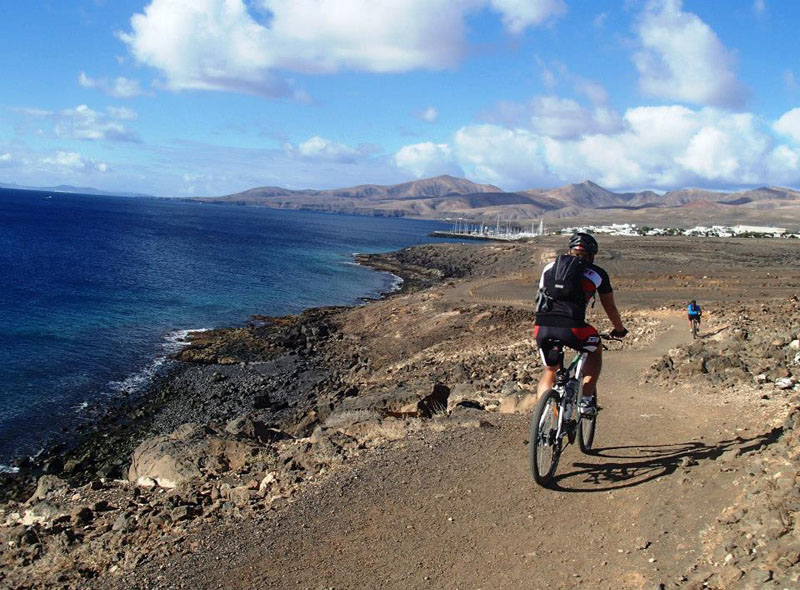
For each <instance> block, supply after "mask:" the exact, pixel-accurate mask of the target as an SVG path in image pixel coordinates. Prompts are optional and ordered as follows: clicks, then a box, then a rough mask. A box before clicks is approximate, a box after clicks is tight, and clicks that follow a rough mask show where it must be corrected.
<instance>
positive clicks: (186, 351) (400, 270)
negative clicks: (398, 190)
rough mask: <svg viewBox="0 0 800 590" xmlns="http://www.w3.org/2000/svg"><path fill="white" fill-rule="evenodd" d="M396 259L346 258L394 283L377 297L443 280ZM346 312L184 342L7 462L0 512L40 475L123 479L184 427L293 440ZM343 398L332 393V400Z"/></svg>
mask: <svg viewBox="0 0 800 590" xmlns="http://www.w3.org/2000/svg"><path fill="white" fill-rule="evenodd" d="M402 256H403V255H402V254H401V253H392V254H391V255H381V254H373V255H367V254H360V255H357V256H356V261H357V262H358V263H359V264H362V265H365V266H370V267H372V268H374V269H375V270H378V271H383V272H389V273H391V274H394V275H396V276H397V277H398V278H399V281H400V284H399V288H398V289H397V290H395V291H391V292H386V293H382V294H381V296H380V298H387V297H391V296H393V295H398V294H402V293H407V292H410V291H415V290H419V289H421V288H425V287H427V286H430V285H432V284H434V283H435V282H437V281H439V280H441V279H442V277H443V276H444V273H441V272H440V271H437V270H435V269H430V268H424V267H420V266H418V265H415V264H413V263H409V264H408V265H404V264H403V262H402V261H401V260H399V259H398V257H402ZM366 301H369V300H366ZM346 309H348V308H341V307H320V308H313V309H309V310H306V311H304V312H302V313H300V314H297V315H294V316H283V317H271V316H253V317H251V318H250V320H249V321H248V324H247V325H246V326H243V327H234V328H221V329H216V330H208V331H203V332H194V333H190V334H188V335H187V340H188V341H189V343H188V345H187V346H186V347H185V348H182V349H181V350H180V351H178V352H177V353H175V354H174V355H173V359H174V360H175V361H178V362H177V363H175V364H174V365H173V366H172V367H171V368H169V369H168V370H166V371H165V372H164V373H162V374H161V375H159V376H157V377H156V378H155V379H154V380H153V382H152V383H150V384H149V385H148V386H147V387H146V389H145V390H144V391H143V392H141V393H140V394H138V395H137V396H136V397H135V398H133V399H127V400H121V401H120V402H118V403H117V404H114V405H112V406H110V407H109V408H107V409H105V410H104V412H103V414H102V415H100V416H99V417H97V418H96V419H95V420H93V421H92V422H91V423H89V424H85V425H81V426H80V427H79V428H78V429H76V431H75V432H74V433H71V439H72V440H71V441H65V442H57V443H54V444H51V445H49V446H48V447H46V448H45V449H44V450H43V451H42V452H40V453H39V454H38V455H37V456H36V457H27V456H26V457H21V458H19V459H17V460H16V461H14V462H13V463H12V465H13V466H14V467H15V468H16V471H14V472H9V473H2V474H0V503H3V502H8V501H12V502H13V501H17V502H19V501H24V500H26V499H27V498H29V497H30V496H31V494H32V493H33V492H34V490H35V489H36V482H37V481H38V479H39V477H41V476H43V475H52V476H58V477H60V478H63V479H64V480H66V481H68V482H69V483H71V484H72V485H78V486H80V485H85V484H87V483H88V482H90V481H92V480H98V479H120V478H124V477H125V476H126V473H125V471H126V465H127V463H129V462H130V457H131V454H132V452H133V450H134V448H135V447H136V446H137V445H138V444H139V443H140V442H141V441H142V440H144V439H145V438H147V437H152V436H156V435H160V434H167V433H169V432H172V431H173V430H174V429H175V428H177V427H178V426H180V425H182V424H185V423H187V422H196V423H201V424H205V423H211V422H216V423H225V422H227V421H229V420H231V419H232V418H234V417H237V416H240V415H243V414H245V413H248V412H250V413H253V415H254V417H255V418H256V419H259V420H263V421H265V422H268V423H269V424H270V425H271V426H270V427H275V428H284V429H287V430H292V431H295V430H297V431H298V432H300V433H302V431H303V426H297V427H296V428H294V427H293V426H294V425H295V424H296V423H298V422H299V421H300V420H302V416H303V415H304V414H305V413H306V412H307V410H308V409H309V407H310V406H311V405H313V404H309V403H306V402H309V400H314V399H315V398H316V396H317V395H318V394H319V392H320V391H326V392H328V391H332V390H335V389H336V383H335V382H336V381H337V375H338V373H339V372H340V370H341V367H339V366H329V365H327V364H326V361H329V360H330V358H331V356H332V353H331V352H330V351H328V350H327V349H328V348H331V347H333V348H336V347H338V348H347V344H346V343H342V339H341V338H337V336H336V334H335V326H334V323H333V321H332V318H335V316H336V314H337V313H341V312H342V311H344V310H346ZM323 349H325V350H323ZM347 355H348V353H347V352H340V353H339V355H338V356H347ZM323 357H324V358H323ZM351 368H352V367H348V370H349V369H351ZM345 393H347V392H346V391H345V392H344V393H343V392H337V391H333V397H334V398H336V397H341V396H343V395H345ZM352 394H353V393H352V392H350V393H349V395H352ZM298 429H299V430H298Z"/></svg>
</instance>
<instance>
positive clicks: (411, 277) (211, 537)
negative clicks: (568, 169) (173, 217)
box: [0, 239, 800, 588]
mask: <svg viewBox="0 0 800 590" xmlns="http://www.w3.org/2000/svg"><path fill="white" fill-rule="evenodd" d="M560 242H561V241H560V240H556V239H551V240H545V241H543V242H542V243H538V244H518V245H511V244H470V245H454V244H446V245H444V244H443V245H437V246H424V247H419V248H412V249H409V250H405V251H402V252H400V253H394V254H390V255H381V256H377V257H372V258H371V260H370V261H369V263H370V264H373V265H375V266H376V267H379V268H383V269H386V270H390V271H391V272H395V273H396V274H401V275H404V276H405V277H406V278H407V279H408V282H407V285H408V287H407V289H406V290H405V291H404V292H402V293H401V294H399V295H395V296H393V297H389V298H387V299H384V300H381V301H376V302H371V303H369V304H367V305H365V306H362V307H357V308H352V309H324V310H314V311H311V312H307V313H306V314H302V315H301V316H297V317H292V318H254V320H253V322H252V323H251V325H249V326H248V327H244V328H239V329H235V330H225V331H218V332H215V333H210V334H206V335H204V336H203V337H202V339H198V340H197V341H196V342H195V344H194V345H193V346H191V347H189V348H188V349H187V350H185V351H184V353H183V354H182V355H181V358H182V360H183V361H184V366H183V367H182V368H181V369H180V370H178V371H176V372H175V373H173V374H172V375H170V376H169V378H168V379H167V380H166V381H165V382H164V383H161V384H160V385H159V389H158V392H157V395H156V396H155V397H154V398H153V399H154V400H155V401H153V402H152V403H150V404H149V405H148V404H146V405H144V406H141V407H139V408H138V409H137V410H136V411H137V412H140V413H141V414H140V415H138V416H135V417H134V418H135V419H134V420H131V421H128V422H126V423H124V424H117V425H115V426H114V428H115V430H114V429H112V430H106V431H105V432H102V431H101V432H98V434H97V437H98V439H102V438H109V439H111V440H112V441H115V442H113V444H110V445H106V446H105V447H104V446H103V445H102V443H100V442H97V443H96V444H93V446H90V447H84V448H83V449H81V450H79V451H78V452H77V453H78V454H75V453H73V454H72V455H69V456H67V457H65V458H62V459H61V460H62V464H61V466H60V469H59V465H57V464H55V465H52V466H51V468H50V473H49V474H46V475H45V476H44V477H41V478H39V480H38V487H37V489H36V492H35V493H34V494H32V495H31V497H30V499H28V498H27V496H26V498H24V499H23V500H24V501H22V502H11V503H8V504H6V505H5V506H4V507H3V509H2V510H3V512H2V516H3V518H4V521H5V524H4V526H3V527H2V535H3V541H4V542H3V544H2V550H0V559H1V560H2V570H1V571H0V576H2V581H3V583H4V584H7V585H10V586H16V587H45V586H48V585H51V584H53V583H57V584H59V585H60V586H63V587H76V588H77V587H86V586H87V585H90V584H91V585H96V586H98V587H118V586H120V585H123V584H124V585H127V586H129V587H133V588H135V587H148V588H151V587H164V588H171V587H182V586H183V587H198V588H200V587H217V585H218V584H222V585H223V586H228V587H253V586H254V585H259V587H286V586H287V585H292V586H293V587H320V584H321V585H322V587H330V586H335V587H352V588H355V587H387V588H401V587H402V588H409V587H411V588H414V587H487V588H489V587H496V588H517V587H530V584H529V583H528V584H527V585H525V582H524V581H525V580H527V581H528V582H529V581H530V580H531V579H537V580H539V581H541V582H542V584H541V585H539V586H534V587H545V585H546V584H545V582H547V583H548V584H549V585H551V586H553V585H555V586H556V587H577V586H579V585H581V584H584V585H587V584H588V585H589V586H588V587H602V588H605V587H608V588H648V587H654V586H655V585H659V584H663V586H664V587H679V586H689V587H697V588H700V587H702V585H703V584H706V587H712V588H725V587H734V586H735V584H739V586H740V587H742V588H746V587H750V586H752V584H766V586H764V587H775V588H781V587H791V585H792V584H793V583H796V581H797V563H798V559H796V557H800V554H796V549H797V548H796V545H795V544H793V540H794V539H797V529H796V526H797V517H796V513H797V510H798V504H797V494H796V493H795V491H796V489H797V485H796V484H797V475H798V471H797V469H798V457H797V452H796V449H797V444H796V436H797V434H796V433H797V429H796V428H797V427H796V421H797V420H796V418H795V417H793V418H791V419H787V418H786V416H787V415H789V412H790V411H792V408H793V407H794V406H796V405H797V401H796V397H793V396H796V394H795V389H796V382H797V379H796V378H797V376H798V373H797V365H796V363H797V358H796V357H795V355H794V351H793V348H792V347H793V346H795V344H793V343H794V341H795V340H796V338H797V334H798V332H799V331H800V313H799V312H798V306H797V302H796V300H792V299H790V295H791V292H792V290H793V289H795V288H796V284H797V281H796V279H797V277H798V276H800V266H799V265H798V263H797V262H796V261H797V260H798V257H797V256H796V255H797V254H798V252H797V248H795V247H794V245H793V244H787V243H782V242H775V243H770V244H767V243H766V241H761V240H758V241H757V240H750V241H744V240H738V241H737V240H731V241H728V242H725V247H724V248H720V247H719V246H720V243H719V242H716V241H712V240H705V241H704V240H686V241H682V240H679V239H671V240H669V241H667V240H647V239H642V240H636V239H619V240H604V241H603V244H602V245H603V246H604V249H603V254H602V256H601V257H600V258H599V260H598V263H599V264H601V265H602V266H605V267H606V268H607V269H608V270H609V271H610V273H611V275H612V280H613V281H614V284H615V287H616V288H617V290H618V291H617V298H618V301H619V302H620V304H621V307H622V308H623V310H624V317H625V321H626V323H627V325H628V326H629V327H630V328H631V329H632V335H631V337H630V339H629V340H628V341H627V342H626V343H625V345H624V350H622V351H619V352H616V353H614V354H609V355H608V361H607V366H606V369H605V372H604V377H603V381H602V382H601V393H602V395H603V397H602V399H601V403H602V405H603V406H604V407H605V408H606V410H605V411H604V412H603V413H601V417H602V418H603V420H602V421H601V423H600V424H601V431H600V435H599V436H600V438H599V441H600V446H601V448H600V450H599V453H598V455H597V456H595V457H583V458H582V457H580V456H577V455H572V456H569V457H567V458H565V460H564V462H563V463H562V467H561V471H563V475H562V476H560V477H559V480H558V488H557V489H556V490H554V491H547V490H541V489H538V488H535V487H534V486H533V484H532V482H531V481H530V477H529V476H528V474H527V467H526V466H525V464H524V457H525V454H526V449H525V447H524V445H523V442H524V439H525V429H526V422H527V416H526V412H527V411H528V409H529V408H530V405H531V403H532V400H533V399H534V396H533V394H532V392H533V391H534V389H535V383H536V380H537V378H538V373H539V370H540V366H539V360H538V358H537V356H536V353H535V349H534V346H533V340H532V331H531V324H532V319H533V315H532V310H531V309H530V306H529V305H528V303H527V302H528V301H529V299H530V298H532V296H533V294H532V293H531V291H530V289H529V284H530V282H531V279H529V278H527V279H526V277H527V276H528V275H530V276H535V275H536V274H537V273H538V269H539V268H540V267H541V262H542V252H544V251H547V252H549V251H552V250H553V249H554V248H557V247H559V245H560ZM748 248H749V250H748ZM793 248H794V249H793ZM734 261H736V264H734ZM479 286H480V288H481V290H478V289H477V287H479ZM761 293H765V294H763V295H762V294H761ZM766 293H768V295H767V294H766ZM753 294H756V295H757V296H758V298H759V299H758V301H755V302H754V301H752V297H753ZM689 298H697V299H699V300H700V301H701V303H704V304H705V309H706V323H705V324H704V326H703V334H702V338H701V339H700V341H699V342H695V343H691V342H690V341H689V340H690V337H689V335H688V329H687V328H688V325H686V326H684V324H683V320H682V318H681V315H680V314H677V313H676V312H674V311H671V310H675V309H678V308H681V307H682V306H683V305H684V303H685V301H686V300H687V299H689ZM497 300H502V301H508V300H514V301H519V302H520V304H519V305H508V304H505V303H498V302H497ZM591 313H592V314H593V317H594V318H595V319H596V320H597V321H598V322H600V320H601V318H599V317H598V316H599V306H598V309H594V310H592V312H591ZM592 321H594V320H592ZM600 323H601V325H602V322H600ZM779 340H780V342H778V341H779ZM793 379H794V380H793ZM787 384H788V385H787ZM645 392H647V393H646V394H645ZM634 393H637V395H633V394H634ZM655 400H658V401H655ZM794 416H796V414H795V415H794ZM784 420H786V422H785V423H783V421H784ZM104 434H105V435H106V436H104ZM104 449H105V450H104ZM80 453H83V454H80ZM37 475H38V473H37ZM792 482H793V485H790V484H792ZM744 490H746V491H747V493H746V494H742V491H744ZM597 492H602V493H597ZM609 494H610V495H609ZM554 503H556V504H557V505H561V506H563V507H564V509H563V510H561V511H560V513H563V514H571V513H573V512H575V513H576V514H579V515H583V517H582V518H578V519H576V520H575V522H572V519H569V520H568V521H563V522H559V524H558V525H555V524H554V523H553V521H552V506H553V505H554ZM440 517H441V518H440ZM562 520H563V519H562ZM748 527H749V528H748ZM751 528H752V530H750V529H751ZM748 535H750V536H749V537H748ZM576 538H581V539H584V542H583V545H582V546H580V545H579V546H577V547H575V543H574V540H575V539H576ZM523 545H524V549H523ZM567 546H569V547H575V550H574V551H573V550H572V549H570V550H569V551H566V552H565V551H564V549H563V548H564V547H567ZM720 547H722V549H720ZM454 548H458V549H457V550H455V549H454ZM722 551H724V552H725V553H724V555H723V554H721V552H722ZM765 556H767V557H765ZM365 564H367V565H368V567H365ZM502 564H505V566H503V565H502ZM534 574H535V575H536V576H538V577H536V578H531V575H534ZM562 574H563V577H561V575H562ZM598 580H599V581H598ZM298 584H299V586H298ZM692 585H694V586H692ZM753 587H761V586H753Z"/></svg>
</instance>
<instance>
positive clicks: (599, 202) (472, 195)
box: [195, 175, 800, 225]
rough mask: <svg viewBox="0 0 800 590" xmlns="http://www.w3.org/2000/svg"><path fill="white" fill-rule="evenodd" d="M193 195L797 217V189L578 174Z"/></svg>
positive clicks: (310, 202) (325, 206) (304, 203)
mask: <svg viewBox="0 0 800 590" xmlns="http://www.w3.org/2000/svg"><path fill="white" fill-rule="evenodd" d="M195 200H199V201H203V202H210V203H235V204H239V205H253V206H263V207H274V208H282V209H303V210H317V211H328V212H336V213H352V214H359V215H382V216H392V217H425V218H438V219H443V218H448V217H464V218H470V219H495V218H496V217H497V216H500V217H501V218H503V219H517V220H521V221H529V220H533V219H538V218H540V217H543V216H544V217H546V218H548V219H551V220H556V219H562V220H568V219H569V218H575V219H576V220H578V219H580V220H581V221H582V222H583V223H586V222H587V221H597V222H622V221H629V222H637V223H650V224H653V223H655V224H661V225H663V224H666V223H672V224H678V223H680V224H685V223H692V222H697V223H702V222H706V223H708V222H714V223H731V222H732V221H733V222H737V223H738V222H740V221H741V222H749V223H753V222H758V221H761V222H762V223H777V222H780V223H781V224H782V225H787V223H786V220H787V219H788V220H792V219H800V191H796V190H793V189H787V188H781V187H760V188H756V189H751V190H744V191H738V192H722V191H710V190H704V189H696V188H686V189H680V190H674V191H669V192H667V193H665V194H663V195H660V194H658V193H656V192H654V191H638V192H628V193H615V192H612V191H609V190H608V189H605V188H603V187H602V186H600V185H598V184H596V183H594V182H592V181H590V180H585V181H583V182H581V183H577V184H569V185H566V186H562V187H558V188H552V189H538V188H534V189H529V190H524V191H518V192H505V191H503V190H502V189H500V188H498V187H496V186H493V185H486V184H478V183H475V182H471V181H469V180H466V179H464V178H456V177H454V176H449V175H442V176H436V177H434V178H425V179H421V180H415V181H411V182H404V183H401V184H396V185H389V186H384V185H377V184H365V185H359V186H354V187H348V188H340V189H327V190H314V189H306V190H291V189H285V188H281V187H275V186H268V187H258V188H253V189H250V190H247V191H243V192H240V193H236V194H232V195H226V196H222V197H197V198H196V199H195ZM740 218H741V219H740ZM788 225H792V224H788ZM794 225H797V223H795V224H794Z"/></svg>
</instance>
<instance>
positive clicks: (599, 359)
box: [583, 347, 603, 396]
mask: <svg viewBox="0 0 800 590" xmlns="http://www.w3.org/2000/svg"><path fill="white" fill-rule="evenodd" d="M602 369H603V354H602V352H601V349H600V348H599V347H598V348H597V350H595V351H594V352H590V353H589V356H587V357H586V364H585V365H584V366H583V395H594V396H597V380H598V379H599V378H600V371H602Z"/></svg>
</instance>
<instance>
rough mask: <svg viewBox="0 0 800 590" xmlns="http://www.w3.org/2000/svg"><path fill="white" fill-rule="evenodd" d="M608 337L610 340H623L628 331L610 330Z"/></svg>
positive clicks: (625, 329)
mask: <svg viewBox="0 0 800 590" xmlns="http://www.w3.org/2000/svg"><path fill="white" fill-rule="evenodd" d="M608 335H609V336H610V337H611V338H615V339H617V340H619V339H620V338H625V336H627V335H628V330H627V328H622V330H621V331H618V330H611V331H610V332H609V333H608Z"/></svg>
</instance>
